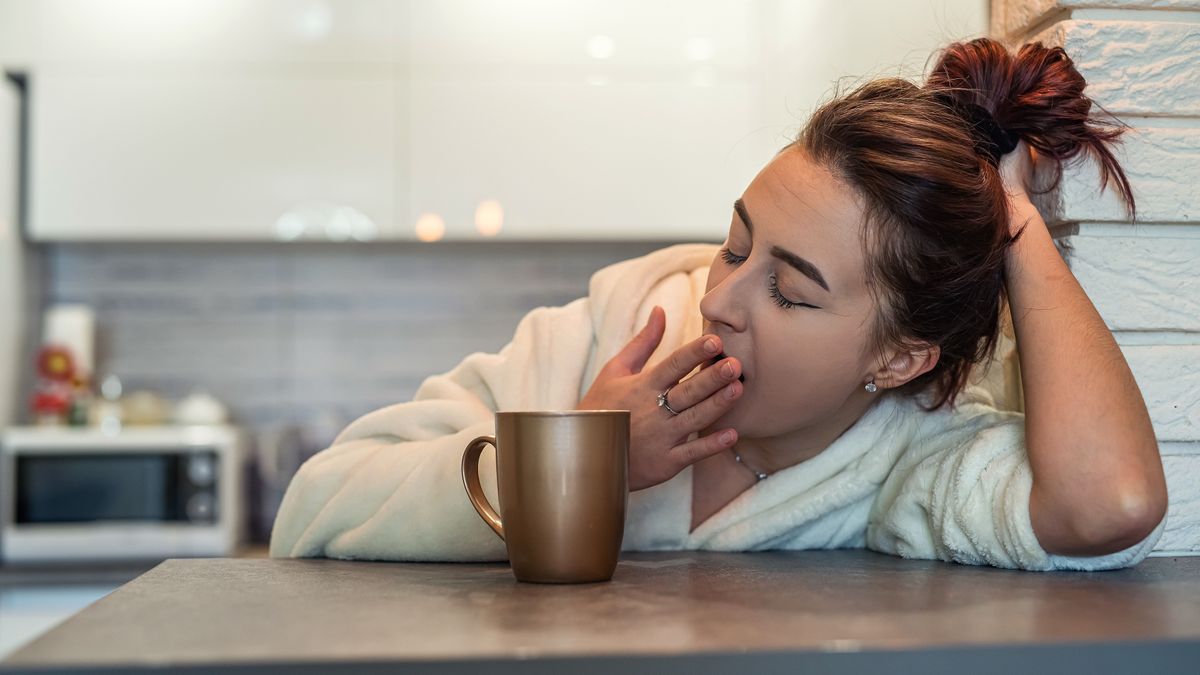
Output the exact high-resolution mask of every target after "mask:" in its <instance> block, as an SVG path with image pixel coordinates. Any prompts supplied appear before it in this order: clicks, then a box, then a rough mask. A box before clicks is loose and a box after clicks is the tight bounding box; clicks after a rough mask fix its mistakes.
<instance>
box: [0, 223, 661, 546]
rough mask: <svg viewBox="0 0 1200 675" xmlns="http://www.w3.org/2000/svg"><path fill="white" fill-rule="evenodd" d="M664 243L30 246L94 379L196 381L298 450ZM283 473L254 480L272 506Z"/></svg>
mask: <svg viewBox="0 0 1200 675" xmlns="http://www.w3.org/2000/svg"><path fill="white" fill-rule="evenodd" d="M667 245H669V243H663V242H636V243H635V242H628V243H626V242H616V243H614V242H604V243H596V242H589V243H515V242H512V243H510V242H503V243H491V242H489V243H486V244H471V243H446V244H435V245H414V244H411V243H408V244H405V243H379V244H369V245H368V244H360V245H337V246H332V245H320V244H282V243H281V244H270V243H256V244H236V245H234V244H197V243H186V244H145V243H125V244H116V243H104V244H85V243H70V244H50V245H43V246H40V247H38V249H39V250H38V257H39V258H40V260H39V263H40V269H41V276H42V279H41V285H42V286H43V288H42V292H41V297H42V298H43V306H45V305H48V304H51V303H84V304H87V305H89V306H91V307H92V308H93V309H94V311H95V315H96V368H97V373H98V375H99V377H100V378H102V377H104V376H105V375H107V374H109V373H115V374H116V375H118V376H119V377H120V378H121V380H122V383H123V384H124V390H125V392H126V393H129V392H132V391H134V390H137V389H150V390H153V391H156V392H158V393H160V394H163V395H165V396H167V397H168V398H170V399H172V400H178V399H180V398H182V397H183V396H185V395H187V394H188V393H190V392H191V391H192V390H193V389H194V388H203V389H204V390H206V391H207V392H208V393H210V394H212V395H214V396H216V397H217V398H219V399H220V400H222V401H223V402H224V403H225V404H226V405H228V406H229V408H230V411H231V415H232V418H233V422H234V423H236V424H239V425H241V426H243V427H245V428H247V429H248V430H250V432H251V433H252V434H253V435H254V437H255V439H256V441H258V443H259V444H260V445H270V444H272V443H276V442H278V441H279V438H280V437H281V434H282V435H283V437H290V438H291V439H292V440H293V443H294V444H299V445H300V446H301V448H300V449H299V451H298V454H300V455H302V456H307V455H308V454H311V453H312V452H316V451H317V450H320V449H321V448H323V447H326V446H327V445H328V443H329V442H330V441H331V440H332V438H333V436H334V435H335V434H336V433H337V432H338V431H340V430H341V429H342V428H343V427H344V426H345V425H346V424H348V423H349V422H351V421H352V420H354V419H355V418H357V417H358V416H360V415H362V414H364V413H367V412H370V411H371V410H374V409H376V408H379V407H382V406H385V405H389V404H392V403H397V402H400V401H406V400H409V399H411V398H412V396H413V394H414V393H415V392H416V390H417V387H418V386H419V385H420V383H421V382H422V380H424V379H425V378H426V377H428V376H429V375H432V374H436V373H442V372H445V371H447V370H449V369H450V368H452V367H454V365H455V364H457V363H458V362H459V361H461V360H462V359H463V357H465V356H466V355H467V354H470V353H472V352H475V351H485V352H494V351H497V350H499V349H500V348H501V347H503V346H504V345H505V344H507V343H508V341H509V340H510V339H511V338H512V334H513V331H514V329H515V328H516V326H517V323H518V321H519V320H520V319H521V317H522V316H524V315H525V313H526V312H528V311H529V310H530V309H532V308H534V307H538V306H542V305H560V304H565V303H567V302H570V301H571V300H573V299H575V298H578V297H581V296H583V295H586V293H587V284H588V279H589V278H590V276H591V275H592V273H593V272H595V271H596V270H598V269H600V268H601V267H603V266H604V265H607V264H609V263H612V262H616V261H619V260H624V259H627V258H631V257H634V256H638V255H642V254H644V253H647V252H649V251H652V250H655V249H657V248H660V247H662V246H667ZM22 379H23V381H24V382H25V387H24V390H23V392H22V398H21V400H22V402H24V401H28V398H29V389H28V386H29V385H28V383H29V380H30V378H29V377H28V373H26V376H25V377H23V378H22ZM25 421H28V417H27V413H26V418H25ZM289 434H290V436H289ZM293 452H297V451H296V450H294V449H293ZM295 459H298V458H294V461H292V462H290V463H289V462H286V461H285V462H284V463H285V465H287V468H289V469H290V468H294V464H295ZM272 461H279V460H278V459H273V460H272ZM285 478H286V476H280V477H279V479H278V480H277V481H276V483H277V484H275V485H264V486H261V487H262V489H261V490H260V491H259V492H262V493H267V494H266V496H265V501H266V502H268V503H267V504H264V506H263V508H264V509H267V510H268V511H270V512H271V513H273V510H274V504H273V503H272V502H274V501H275V500H276V499H277V498H278V497H279V494H278V492H279V491H280V490H281V489H282V481H283V480H284V479H285ZM260 496H261V495H260ZM266 520H269V519H264V522H263V523H260V526H259V527H258V528H257V529H258V530H260V531H259V532H258V534H259V536H260V537H261V535H262V532H261V529H262V527H263V526H265V525H266V524H267V523H266Z"/></svg>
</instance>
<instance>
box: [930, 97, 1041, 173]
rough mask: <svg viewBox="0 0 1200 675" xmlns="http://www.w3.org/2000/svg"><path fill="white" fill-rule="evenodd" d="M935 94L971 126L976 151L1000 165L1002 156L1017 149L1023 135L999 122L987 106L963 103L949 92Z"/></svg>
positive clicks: (994, 163)
mask: <svg viewBox="0 0 1200 675" xmlns="http://www.w3.org/2000/svg"><path fill="white" fill-rule="evenodd" d="M934 96H935V97H936V98H937V99H938V100H939V101H941V102H942V103H943V104H945V105H946V106H947V107H949V108H950V109H952V110H954V112H955V113H956V114H958V116H959V117H961V118H962V119H963V121H965V122H966V123H967V124H968V125H969V126H970V127H971V132H972V136H973V137H974V139H975V152H977V153H979V154H981V155H983V156H985V157H987V158H988V161H990V162H991V163H992V164H993V165H995V166H1000V158H1001V157H1003V156H1004V155H1007V154H1008V153H1010V152H1012V151H1013V150H1016V148H1017V143H1019V142H1020V141H1021V137H1020V136H1019V135H1017V134H1015V133H1013V132H1011V131H1009V130H1007V129H1005V128H1004V127H1001V126H1000V125H999V124H997V123H996V118H995V117H993V116H992V114H991V113H989V112H988V111H987V108H984V107H983V106H981V105H978V104H975V103H963V102H962V101H959V100H957V99H956V98H954V97H953V96H952V95H950V93H949V92H944V91H942V92H938V93H936V94H934Z"/></svg>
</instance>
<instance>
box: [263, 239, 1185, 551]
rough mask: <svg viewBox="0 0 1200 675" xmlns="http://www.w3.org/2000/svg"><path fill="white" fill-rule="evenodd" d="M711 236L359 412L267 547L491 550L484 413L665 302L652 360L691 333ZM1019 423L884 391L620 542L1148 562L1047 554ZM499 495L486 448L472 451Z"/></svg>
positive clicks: (526, 396) (535, 403) (630, 529)
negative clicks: (848, 418)
mask: <svg viewBox="0 0 1200 675" xmlns="http://www.w3.org/2000/svg"><path fill="white" fill-rule="evenodd" d="M716 252H717V246H715V245H712V244H680V245H676V246H670V247H667V248H664V249H660V250H658V251H655V252H652V253H650V254H647V255H645V256H642V257H640V258H634V259H631V260H625V261H622V262H619V263H616V264H613V265H610V266H608V267H605V268H603V269H601V270H599V271H598V272H596V273H595V274H594V275H593V276H592V278H591V281H590V285H589V293H588V296H587V297H584V298H579V299H578V300H575V301H573V302H571V303H568V304H566V305H564V306H561V307H539V308H537V309H534V310H533V311H531V312H529V314H527V315H526V316H525V317H524V318H522V320H521V321H520V323H519V324H518V326H517V330H516V334H515V335H514V336H513V340H512V342H511V343H509V344H508V345H506V346H505V347H504V348H503V349H501V350H500V351H499V353H496V354H485V353H482V352H476V353H474V354H471V355H469V356H467V357H466V358H465V359H464V360H463V361H462V362H461V363H460V364H459V365H458V366H456V367H455V368H454V369H452V370H450V371H449V372H447V373H444V374H441V375H434V376H431V377H429V378H427V379H426V380H425V381H424V382H422V383H421V386H420V388H419V389H418V390H417V392H416V395H415V396H414V398H413V400H412V401H409V402H405V403H397V404H395V405H391V406H388V407H385V408H381V409H379V410H376V411H374V412H371V413H368V414H366V415H364V416H363V417H361V418H359V419H358V420H356V421H354V422H353V423H351V424H350V425H349V426H348V427H347V428H346V429H345V430H343V431H342V432H341V433H340V434H339V435H338V436H337V438H336V439H334V441H333V445H332V446H330V447H329V448H327V449H325V450H323V451H321V452H319V453H317V454H316V455H314V456H313V457H312V458H310V459H309V460H308V461H307V462H305V463H304V465H303V466H302V467H301V468H300V470H299V472H298V473H297V474H296V476H295V477H294V478H293V480H292V482H291V485H289V487H288V489H287V492H286V494H285V495H284V498H283V502H282V504H281V506H280V509H279V513H278V516H277V517H276V520H275V526H274V529H273V532H272V536H271V555H272V556H275V557H287V556H291V557H320V556H325V557H330V558H343V559H368V560H405V561H462V562H466V561H503V560H506V559H507V555H506V552H505V548H504V542H503V541H502V540H501V539H500V538H499V537H497V536H496V534H495V533H493V532H492V530H491V529H490V528H489V527H488V526H487V525H486V524H484V522H483V520H482V519H481V518H480V517H479V515H478V514H477V513H476V512H475V510H474V509H473V508H472V506H471V504H470V502H469V501H468V499H467V496H466V492H465V490H464V489H463V484H462V479H461V478H460V473H459V466H460V461H461V458H462V453H463V449H464V448H465V447H466V445H467V443H468V442H469V441H470V440H471V439H473V438H475V437H476V436H480V435H484V434H494V433H495V426H494V425H495V418H494V416H493V413H494V412H495V411H496V410H530V409H571V408H574V407H575V405H576V404H577V403H578V401H579V400H580V398H582V396H583V394H584V393H586V392H587V390H588V389H589V388H590V386H591V383H592V381H593V380H594V379H595V377H596V374H597V373H598V372H599V369H600V368H601V367H603V365H604V364H605V363H606V362H607V361H608V360H609V359H610V358H612V356H613V355H615V354H616V353H617V352H618V351H620V349H621V348H622V347H623V346H624V345H625V344H626V343H627V342H628V341H629V340H630V338H632V337H633V335H634V334H635V333H636V332H637V331H638V330H639V329H640V328H641V327H642V326H644V325H645V323H646V321H647V318H648V317H649V313H650V310H651V308H653V306H654V305H661V306H662V307H663V308H664V309H665V310H666V313H667V319H668V323H667V327H666V333H665V335H664V336H663V340H662V342H661V344H660V345H659V346H658V349H657V350H656V351H655V352H654V354H653V355H652V356H651V358H650V361H649V365H652V364H654V363H655V362H657V361H659V360H661V359H662V358H665V357H666V356H667V355H668V354H670V353H671V352H672V351H674V350H675V349H676V348H678V347H679V346H681V345H682V344H684V343H685V342H687V341H689V340H691V339H694V338H696V337H699V336H700V334H701V327H702V320H701V316H700V313H699V304H700V298H701V297H702V296H703V294H704V287H705V281H706V279H707V276H708V266H709V263H710V262H711V261H712V258H713V256H714V255H715V254H716ZM1024 429H1025V423H1024V416H1023V415H1021V414H1020V413H1015V412H1008V411H1001V410H998V409H997V408H996V407H995V406H994V403H993V399H992V398H991V396H990V395H989V394H988V393H987V392H986V391H985V390H983V388H981V387H973V388H969V389H968V390H967V391H966V392H965V393H964V394H963V396H962V397H961V398H960V403H959V404H958V406H957V408H956V409H955V410H952V411H951V410H945V409H943V410H939V411H937V412H933V413H929V412H925V411H924V410H922V409H921V408H919V407H918V402H917V401H914V400H912V399H908V398H905V397H902V396H899V395H896V394H894V393H891V394H889V393H883V394H882V395H880V398H879V400H878V401H876V402H875V404H873V405H872V407H871V408H870V409H869V410H868V411H867V413H866V414H865V415H864V416H863V417H862V418H861V419H859V421H858V422H856V423H855V424H854V425H853V426H852V427H851V428H850V429H848V430H847V431H846V432H845V433H844V434H842V435H841V436H840V437H839V438H838V439H837V440H835V441H834V442H833V443H832V444H831V445H830V446H829V447H828V448H827V449H826V450H824V451H823V452H822V453H821V454H819V455H817V456H816V457H814V458H812V459H809V460H807V461H805V462H801V463H800V464H797V465H794V466H791V467H788V468H787V469H784V470H782V471H779V472H777V473H776V474H774V475H773V476H771V477H770V478H768V479H767V480H765V481H762V482H760V483H758V484H756V485H754V486H753V487H751V488H750V489H748V490H746V491H745V492H744V493H742V494H741V495H739V496H738V497H736V498H735V499H734V500H733V501H732V502H730V503H729V504H727V505H726V506H725V507H724V508H722V509H721V510H720V511H718V512H717V513H716V514H714V515H713V516H711V517H710V518H709V519H708V520H706V521H705V522H703V523H701V524H700V526H699V527H698V528H697V529H696V530H695V531H694V532H690V533H689V532H688V528H689V527H690V525H691V503H692V470H691V468H690V467H689V468H687V469H685V470H684V471H682V472H681V473H679V474H678V475H676V476H675V477H674V478H672V479H671V480H669V481H667V482H666V483H662V484H660V485H657V486H654V487H651V488H648V489H645V490H639V491H637V492H633V493H631V494H630V497H629V508H628V511H627V521H626V528H625V538H624V541H623V543H622V550H626V551H648V550H678V549H705V550H718V551H761V550H767V549H822V548H863V547H866V548H869V549H873V550H876V551H881V552H884V553H890V554H893V555H899V556H903V557H906V558H929V559H941V560H947V561H954V562H959V563H965V564H973V565H985V564H986V565H994V566H997V567H1008V568H1020V569H1030V570H1050V569H1078V570H1095V569H1110V568H1117V567H1125V566H1129V565H1133V564H1135V563H1137V562H1139V561H1140V560H1142V559H1143V558H1144V557H1145V556H1146V555H1147V554H1148V553H1149V552H1150V550H1151V548H1152V547H1153V546H1154V544H1155V543H1156V542H1157V541H1158V539H1159V537H1160V536H1161V535H1162V531H1163V525H1164V524H1163V523H1159V526H1158V528H1157V529H1156V530H1155V531H1154V532H1153V533H1152V534H1151V535H1150V536H1148V537H1147V538H1146V539H1145V540H1143V541H1142V542H1140V543H1138V544H1136V545H1134V546H1132V547H1130V548H1128V549H1126V550H1124V551H1120V552H1118V553H1114V554H1111V555H1106V556H1098V557H1064V556H1057V555H1051V554H1048V553H1047V552H1046V551H1045V550H1044V549H1042V547H1041V546H1040V545H1039V543H1038V540H1037V538H1036V537H1035V535H1034V532H1033V526H1032V524H1031V522H1030V517H1029V493H1030V487H1031V484H1032V483H1031V480H1032V473H1031V471H1030V466H1029V461H1028V458H1027V456H1026V453H1025V442H1024ZM479 466H480V474H481V480H482V483H483V488H484V492H485V494H487V496H488V499H489V500H490V501H491V503H492V504H493V505H496V506H498V504H499V501H498V499H497V495H496V464H495V456H494V451H493V450H492V448H491V446H488V447H487V448H486V449H485V450H484V452H483V456H482V457H481V460H480V464H479Z"/></svg>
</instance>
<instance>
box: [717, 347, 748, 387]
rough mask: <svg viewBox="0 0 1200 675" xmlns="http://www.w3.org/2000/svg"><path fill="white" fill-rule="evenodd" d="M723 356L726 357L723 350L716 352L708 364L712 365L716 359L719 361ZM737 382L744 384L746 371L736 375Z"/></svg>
mask: <svg viewBox="0 0 1200 675" xmlns="http://www.w3.org/2000/svg"><path fill="white" fill-rule="evenodd" d="M724 358H728V355H727V354H726V353H725V352H721V353H720V354H717V355H716V356H714V357H712V359H711V360H710V361H709V362H708V365H709V366H714V365H716V364H717V362H718V361H720V360H721V359H724ZM738 382H741V383H743V384H745V382H746V373H745V372H743V373H742V374H740V375H738Z"/></svg>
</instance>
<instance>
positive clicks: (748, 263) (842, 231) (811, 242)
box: [700, 146, 878, 438]
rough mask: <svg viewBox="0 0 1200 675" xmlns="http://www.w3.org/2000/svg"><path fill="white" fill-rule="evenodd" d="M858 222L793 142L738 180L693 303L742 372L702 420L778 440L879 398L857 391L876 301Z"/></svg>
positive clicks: (852, 199)
mask: <svg viewBox="0 0 1200 675" xmlns="http://www.w3.org/2000/svg"><path fill="white" fill-rule="evenodd" d="M862 224H863V209H862V208H861V205H860V203H859V201H858V198H857V196H856V195H855V193H854V192H853V191H852V190H850V189H849V188H848V187H847V186H846V185H844V184H843V183H841V182H840V181H838V180H837V179H836V178H834V176H833V175H832V174H831V173H829V171H827V170H826V169H824V168H823V167H821V166H819V165H817V164H815V163H813V162H812V161H811V160H809V158H808V157H807V155H806V154H805V153H804V152H803V151H802V150H800V149H799V148H797V147H796V146H792V147H791V148H788V149H787V150H785V151H783V152H781V153H780V154H779V155H777V156H776V157H775V158H774V159H773V160H772V161H771V162H770V163H769V164H768V165H767V166H766V167H765V168H763V170H762V171H760V172H759V174H758V175H757V176H756V177H755V178H754V180H753V181H752V182H751V183H750V186H749V187H748V188H746V191H745V193H744V194H743V195H742V198H741V200H740V202H739V203H738V204H737V205H736V206H735V210H734V214H733V219H732V222H731V223H730V226H729V235H728V237H727V238H726V240H725V243H724V246H723V248H722V250H721V251H720V252H719V253H718V254H717V256H716V257H715V258H714V259H713V262H712V265H711V267H710V268H709V272H708V284H707V287H706V289H705V295H704V298H703V300H701V302H700V312H701V314H702V315H703V316H704V320H705V321H704V332H705V333H706V334H707V333H715V334H716V335H719V336H721V338H722V340H723V343H724V346H725V354H726V355H727V356H732V357H735V358H737V359H738V360H740V361H741V363H742V372H743V374H744V375H745V392H744V393H743V395H742V397H741V399H740V400H739V401H738V402H737V403H736V404H735V405H734V406H733V408H731V409H730V410H729V412H727V413H726V414H725V416H724V417H722V418H721V419H720V420H718V421H717V422H715V423H714V424H713V425H712V428H714V429H715V428H721V427H730V426H731V427H734V428H735V429H737V430H738V433H739V435H740V436H742V437H757V438H765V437H773V436H781V435H785V434H788V433H789V432H793V431H796V430H798V429H802V428H806V427H810V426H813V425H815V424H819V423H820V422H822V421H825V420H831V419H841V418H845V416H846V412H847V409H848V408H859V410H858V411H857V412H858V414H861V412H862V410H865V407H866V406H867V405H869V403H870V400H869V399H867V398H865V397H870V396H878V394H867V393H866V392H864V391H863V385H864V384H865V383H866V381H867V380H868V379H869V377H870V376H871V373H872V372H873V371H874V369H875V363H874V358H873V357H872V355H870V354H864V353H863V352H864V346H865V344H866V339H867V330H868V328H869V326H870V325H871V319H872V317H873V316H874V313H875V311H876V309H875V303H874V300H873V299H872V297H871V295H870V293H869V292H868V290H867V286H866V280H865V277H864V269H865V267H864V262H865V258H864V253H863V244H862V239H861V233H862ZM851 402H853V404H851ZM848 404H851V405H848ZM853 419H857V415H855V416H853Z"/></svg>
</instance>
